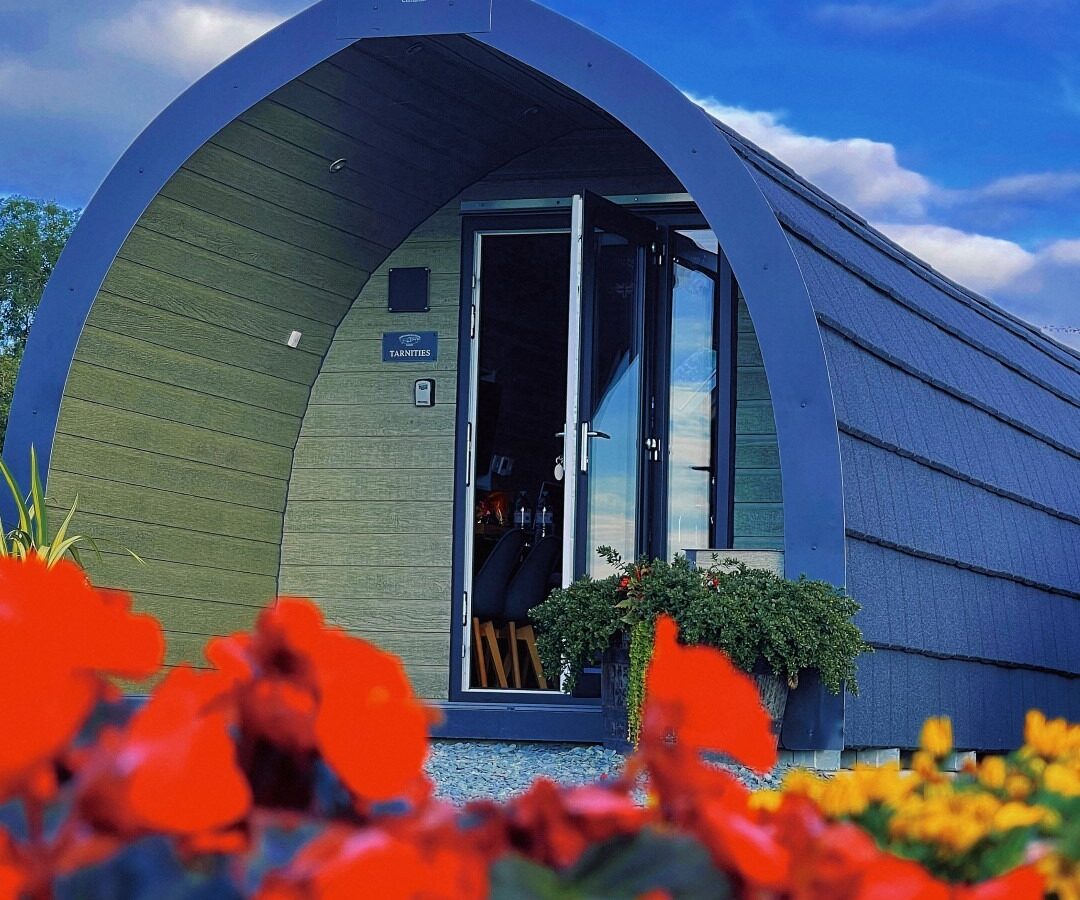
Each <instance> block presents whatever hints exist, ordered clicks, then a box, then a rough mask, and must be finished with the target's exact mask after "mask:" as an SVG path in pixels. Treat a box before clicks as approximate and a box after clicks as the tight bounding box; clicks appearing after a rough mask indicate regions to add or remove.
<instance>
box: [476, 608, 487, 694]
mask: <svg viewBox="0 0 1080 900" xmlns="http://www.w3.org/2000/svg"><path fill="white" fill-rule="evenodd" d="M472 633H473V643H472V646H473V656H474V657H475V663H474V664H475V666H476V671H477V674H478V676H479V678H480V687H482V688H486V687H487V686H488V673H487V661H486V660H485V659H484V642H483V641H482V640H481V638H480V620H479V619H478V618H476V616H473V620H472Z"/></svg>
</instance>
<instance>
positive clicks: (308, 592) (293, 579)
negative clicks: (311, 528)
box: [279, 553, 450, 601]
mask: <svg viewBox="0 0 1080 900" xmlns="http://www.w3.org/2000/svg"><path fill="white" fill-rule="evenodd" d="M301 558H302V559H304V560H310V559H312V557H310V556H307V557H297V556H295V555H291V554H288V553H286V554H284V556H283V560H284V562H283V564H282V566H281V580H280V586H279V590H280V593H281V594H282V595H286V594H289V595H294V596H298V597H352V596H356V597H360V598H363V599H365V600H408V599H421V600H425V601H428V600H430V599H431V598H432V597H449V596H450V559H449V556H447V559H446V561H445V562H444V563H443V564H442V565H440V566H422V565H420V564H419V563H417V564H415V565H412V564H409V565H405V566H398V567H392V566H386V567H379V568H373V566H374V565H375V561H373V560H372V559H371V558H370V553H368V554H366V556H365V557H364V558H362V557H361V556H360V555H359V554H354V555H353V558H354V560H355V564H354V565H347V566H318V565H310V564H309V563H308V562H304V563H302V564H295V563H290V562H289V560H290V559H301Z"/></svg>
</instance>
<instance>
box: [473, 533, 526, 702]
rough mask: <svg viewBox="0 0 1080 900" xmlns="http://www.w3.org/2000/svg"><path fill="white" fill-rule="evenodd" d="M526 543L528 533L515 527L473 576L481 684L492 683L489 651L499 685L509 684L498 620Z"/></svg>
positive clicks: (501, 615) (475, 626)
mask: <svg viewBox="0 0 1080 900" xmlns="http://www.w3.org/2000/svg"><path fill="white" fill-rule="evenodd" d="M524 543H525V533H524V532H523V531H520V530H517V529H515V530H514V531H508V532H507V533H506V534H504V535H503V536H502V537H501V538H499V542H498V543H497V544H496V545H495V546H494V548H492V551H491V553H490V554H488V558H487V559H486V560H484V564H483V565H482V566H481V567H480V571H479V572H477V573H476V575H475V576H474V577H473V583H472V628H473V650H474V652H475V654H476V667H477V672H478V673H479V676H480V686H481V687H485V688H486V687H487V686H488V670H487V660H486V657H485V650H486V651H487V653H488V654H489V655H490V656H491V660H492V664H493V667H494V670H495V678H496V681H497V682H498V685H499V687H501V688H506V687H509V686H510V685H509V683H508V682H507V680H506V667H505V666H504V665H503V654H502V650H501V648H500V647H499V640H498V635H497V634H496V631H495V623H496V622H501V621H502V620H503V619H504V618H505V607H506V586H507V584H509V582H510V576H511V575H512V574H513V572H514V568H515V567H516V566H517V564H518V560H520V559H521V548H522V546H523V545H524Z"/></svg>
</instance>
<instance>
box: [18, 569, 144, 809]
mask: <svg viewBox="0 0 1080 900" xmlns="http://www.w3.org/2000/svg"><path fill="white" fill-rule="evenodd" d="M0 622H2V623H3V627H2V628H0V709H3V710H4V715H5V717H6V719H7V721H8V722H10V723H18V727H13V728H9V729H7V731H6V732H5V734H4V739H3V740H2V741H0V799H3V798H6V797H8V796H10V795H11V794H12V793H14V792H15V791H18V790H20V789H22V787H23V786H24V785H25V783H26V782H27V780H28V779H30V778H31V776H33V775H34V774H35V770H36V769H37V770H40V767H41V766H42V765H46V764H48V763H49V762H50V761H51V760H52V759H53V758H55V757H56V756H57V755H58V754H59V753H60V752H61V751H62V750H63V749H64V747H65V746H66V745H67V744H68V743H69V742H70V741H71V740H72V739H73V738H74V737H75V735H76V734H77V733H78V730H79V728H80V726H81V725H82V723H83V722H84V721H85V719H86V717H87V715H88V714H89V713H90V711H91V710H92V709H93V707H94V705H95V704H96V703H97V702H98V701H99V700H100V699H101V698H102V697H104V696H106V695H107V694H109V693H111V692H112V689H111V688H110V686H109V683H108V681H107V680H106V678H105V676H107V675H116V676H120V677H126V678H145V677H147V676H149V675H152V674H153V673H154V672H155V671H157V669H158V668H159V667H160V665H161V661H162V657H163V656H164V652H165V642H164V638H163V637H162V632H161V626H160V625H159V624H158V623H157V622H156V621H155V620H154V619H153V618H151V617H150V616H146V615H136V614H133V613H132V612H131V598H130V597H129V596H128V595H126V594H120V593H116V592H112V591H101V590H95V589H94V588H93V587H91V586H90V584H89V582H88V581H87V580H86V576H85V574H84V573H83V571H82V570H81V569H80V568H78V566H76V565H74V564H73V563H69V562H60V563H58V564H57V565H55V566H54V567H52V568H47V567H46V566H45V563H44V562H42V561H41V560H39V559H37V558H36V557H30V558H29V559H26V560H25V561H23V560H18V559H13V558H10V557H4V558H0ZM35 780H37V782H38V783H39V784H40V783H41V779H35Z"/></svg>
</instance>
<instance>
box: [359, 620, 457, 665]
mask: <svg viewBox="0 0 1080 900" xmlns="http://www.w3.org/2000/svg"><path fill="white" fill-rule="evenodd" d="M349 633H350V634H351V635H353V637H358V638H363V639H364V640H365V641H368V642H369V643H372V644H374V645H375V646H376V647H378V648H379V649H380V650H385V651H387V652H388V653H393V654H394V655H395V656H399V657H401V659H402V661H404V662H406V663H407V664H408V663H412V664H414V665H421V666H425V667H426V666H429V665H442V666H443V667H444V668H445V667H446V663H447V661H448V660H449V659H450V632H449V630H448V631H446V632H445V633H444V634H436V633H434V632H430V631H412V630H411V629H410V628H409V627H408V623H407V622H405V621H402V622H400V623H399V628H398V629H397V630H393V631H369V630H367V629H358V630H356V631H350V632H349Z"/></svg>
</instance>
